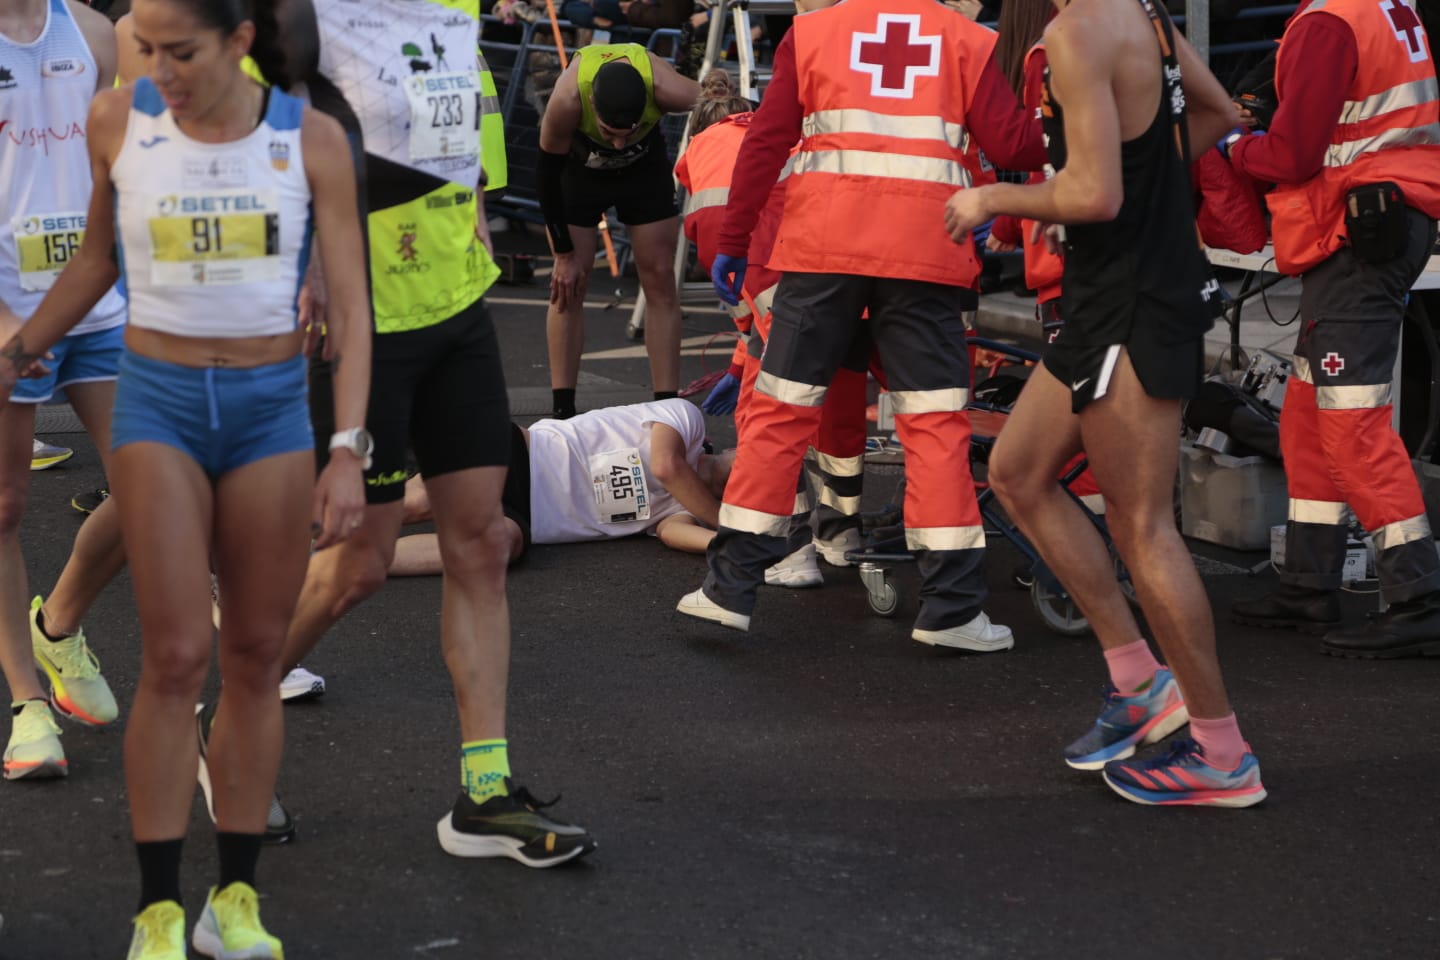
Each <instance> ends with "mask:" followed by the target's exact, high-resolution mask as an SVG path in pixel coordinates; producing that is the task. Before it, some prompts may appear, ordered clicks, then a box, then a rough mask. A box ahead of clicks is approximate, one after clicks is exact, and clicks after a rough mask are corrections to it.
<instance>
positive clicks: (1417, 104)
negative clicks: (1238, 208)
mask: <svg viewBox="0 0 1440 960" xmlns="http://www.w3.org/2000/svg"><path fill="white" fill-rule="evenodd" d="M1316 12H1324V13H1328V14H1331V15H1332V16H1336V17H1339V18H1340V19H1341V20H1344V21H1345V23H1346V24H1347V25H1348V26H1349V27H1350V30H1351V31H1352V32H1353V33H1354V34H1355V44H1356V48H1357V51H1358V53H1359V66H1358V68H1357V69H1356V71H1355V79H1354V80H1353V81H1352V82H1351V84H1350V92H1349V94H1348V95H1347V98H1346V101H1345V106H1344V108H1343V109H1342V110H1341V112H1340V116H1339V117H1337V118H1336V121H1337V122H1336V124H1335V128H1334V130H1333V131H1332V132H1331V134H1330V146H1329V148H1328V149H1327V150H1326V151H1325V166H1324V167H1323V168H1322V169H1321V171H1320V172H1319V173H1318V174H1316V175H1315V176H1314V177H1311V178H1310V179H1309V180H1307V181H1305V182H1304V183H1300V184H1280V185H1277V186H1276V187H1275V189H1274V190H1272V191H1271V192H1270V193H1269V194H1268V195H1267V196H1266V198H1265V199H1266V203H1267V204H1268V205H1269V207H1270V214H1271V218H1272V219H1271V235H1272V238H1273V240H1274V243H1275V263H1276V266H1277V267H1279V269H1280V271H1281V272H1282V273H1287V274H1291V275H1297V274H1300V273H1304V272H1305V271H1306V270H1308V269H1310V268H1311V267H1313V266H1315V265H1316V264H1318V263H1321V262H1323V261H1324V260H1326V259H1328V258H1329V257H1330V256H1331V255H1332V254H1333V253H1335V251H1336V250H1339V249H1340V248H1341V247H1342V246H1344V244H1345V194H1346V193H1347V192H1348V191H1349V190H1351V189H1352V188H1353V187H1356V186H1359V185H1361V184H1366V183H1381V182H1384V181H1387V180H1389V181H1391V182H1393V183H1395V184H1396V185H1398V186H1399V187H1400V189H1401V191H1403V192H1404V194H1405V201H1406V203H1408V204H1409V205H1410V206H1411V207H1413V208H1414V209H1416V210H1420V211H1422V212H1424V213H1425V214H1426V215H1428V216H1431V217H1436V216H1440V96H1437V95H1440V90H1437V85H1436V80H1435V63H1434V60H1433V59H1432V58H1431V56H1430V46H1429V43H1428V42H1427V40H1426V37H1425V31H1424V27H1422V26H1421V24H1420V18H1419V17H1417V16H1416V15H1415V11H1414V9H1413V8H1412V7H1411V4H1410V2H1409V0H1324V2H1321V3H1314V4H1311V5H1310V6H1309V7H1308V8H1306V9H1305V10H1304V11H1303V12H1302V13H1300V14H1299V15H1297V16H1296V17H1295V19H1294V20H1293V21H1291V23H1292V25H1293V24H1294V23H1298V22H1299V20H1300V18H1301V17H1304V16H1309V15H1310V14H1313V13H1316ZM1288 35H1289V34H1288V30H1287V36H1288ZM1303 56H1305V51H1303V50H1300V49H1298V48H1296V47H1295V45H1294V44H1293V43H1287V42H1286V41H1285V39H1284V38H1282V39H1281V41H1280V53H1279V61H1278V62H1284V60H1285V59H1286V58H1288V57H1303ZM1277 72H1278V71H1277ZM1276 92H1277V93H1278V94H1279V96H1280V98H1281V100H1283V99H1284V96H1285V91H1284V90H1277V91H1276Z"/></svg>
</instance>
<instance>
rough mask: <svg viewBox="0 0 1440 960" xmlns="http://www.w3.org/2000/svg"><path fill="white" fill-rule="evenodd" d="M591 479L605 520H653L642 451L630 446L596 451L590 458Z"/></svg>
mask: <svg viewBox="0 0 1440 960" xmlns="http://www.w3.org/2000/svg"><path fill="white" fill-rule="evenodd" d="M590 482H591V484H592V485H593V486H594V488H595V512H596V513H597V514H598V515H599V517H600V522H601V523H625V522H626V521H629V520H649V519H650V492H649V491H648V490H646V489H645V468H644V467H643V466H642V465H641V463H640V451H639V450H637V449H635V448H634V447H630V448H628V449H625V450H611V451H609V452H608V453H597V454H595V455H594V456H593V457H591V458H590Z"/></svg>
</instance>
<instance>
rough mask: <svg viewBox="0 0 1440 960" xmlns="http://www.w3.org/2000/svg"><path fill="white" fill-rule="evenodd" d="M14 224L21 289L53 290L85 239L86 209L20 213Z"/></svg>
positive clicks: (11, 223) (35, 290)
mask: <svg viewBox="0 0 1440 960" xmlns="http://www.w3.org/2000/svg"><path fill="white" fill-rule="evenodd" d="M10 226H11V228H12V229H13V230H14V232H15V252H16V258H15V259H16V260H17V261H18V262H19V264H20V289H21V290H30V291H34V292H40V291H44V290H49V289H50V287H51V286H53V285H54V283H55V278H56V277H58V276H60V271H61V270H64V269H65V264H67V263H69V262H70V260H71V259H72V258H73V257H74V256H75V254H76V253H78V252H79V250H80V241H82V240H84V239H85V214H83V213H51V214H41V215H32V216H20V217H16V218H15V219H14V220H12V221H11V222H10Z"/></svg>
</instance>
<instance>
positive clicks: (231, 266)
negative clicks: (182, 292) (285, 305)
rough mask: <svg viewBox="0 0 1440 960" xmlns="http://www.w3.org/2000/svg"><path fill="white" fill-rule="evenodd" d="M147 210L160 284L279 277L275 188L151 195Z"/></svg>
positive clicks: (153, 271)
mask: <svg viewBox="0 0 1440 960" xmlns="http://www.w3.org/2000/svg"><path fill="white" fill-rule="evenodd" d="M148 213H149V215H148V218H147V219H148V222H149V227H150V256H151V266H150V274H151V280H152V282H154V283H155V284H157V285H162V286H195V285H200V284H205V285H210V284H233V283H263V282H265V281H270V280H276V279H279V277H280V276H281V270H280V213H279V201H278V198H277V196H276V193H275V192H274V191H273V190H213V191H207V192H204V193H193V194H167V195H165V196H161V197H155V198H153V199H152V200H151V201H150V203H149V211H148Z"/></svg>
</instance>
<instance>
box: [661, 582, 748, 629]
mask: <svg viewBox="0 0 1440 960" xmlns="http://www.w3.org/2000/svg"><path fill="white" fill-rule="evenodd" d="M675 609H676V610H679V611H680V612H681V613H683V614H685V615H687V616H691V617H699V618H700V619H701V620H710V621H712V622H714V623H718V624H720V625H721V626H725V627H731V628H733V629H735V630H749V629H750V617H749V615H748V614H744V613H735V612H734V611H733V610H726V609H725V608H724V607H722V606H720V604H718V603H716V602H715V601H714V600H711V599H710V598H709V597H707V596H705V591H704V590H696V591H694V592H693V593H687V594H685V596H683V597H681V598H680V602H679V603H677V604H675Z"/></svg>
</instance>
